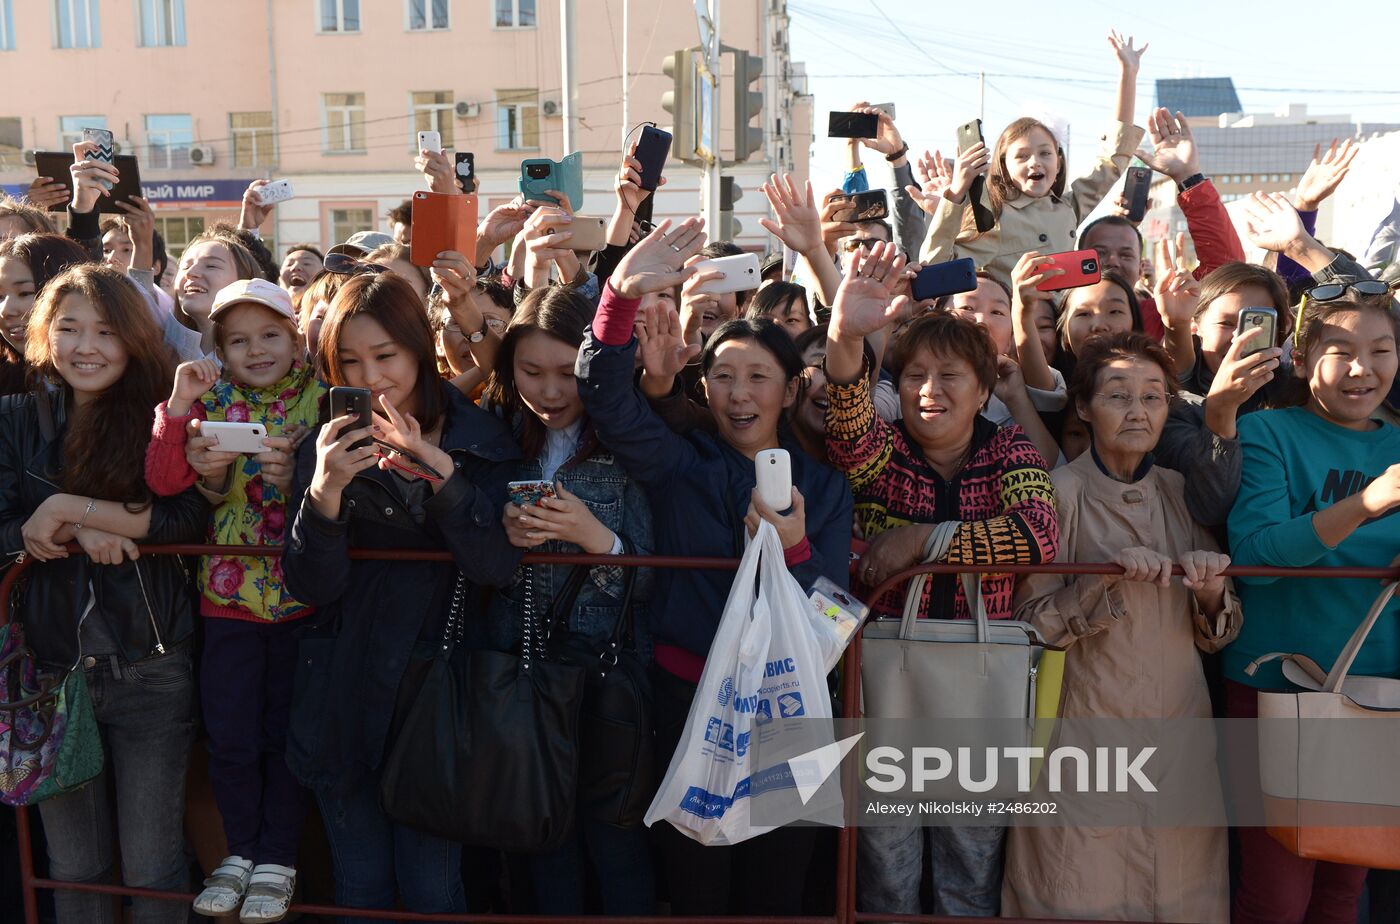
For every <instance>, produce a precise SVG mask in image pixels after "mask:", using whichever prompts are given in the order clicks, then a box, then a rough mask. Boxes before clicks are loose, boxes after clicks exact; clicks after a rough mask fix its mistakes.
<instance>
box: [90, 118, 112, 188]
mask: <svg viewBox="0 0 1400 924" xmlns="http://www.w3.org/2000/svg"><path fill="white" fill-rule="evenodd" d="M83 140H84V141H91V142H93V143H94V144H96V145H97V150H96V151H88V152H87V153H85V154H84V155H83V158H84V159H85V160H100V161H102V162H103V163H104V164H110V163H111V162H112V156H113V154H114V153H115V152H114V151H113V150H112V143H113V141H114V140H115V139H114V136H113V135H112V133H111V132H109V131H108V130H107V129H105V128H85V129H83ZM99 182H100V183H101V184H102V188H103V189H111V188H112V183H111V181H110V180H100V181H99Z"/></svg>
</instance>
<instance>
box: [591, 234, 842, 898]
mask: <svg viewBox="0 0 1400 924" xmlns="http://www.w3.org/2000/svg"><path fill="white" fill-rule="evenodd" d="M700 227H701V225H700V221H699V220H698V219H687V220H686V221H684V222H682V223H681V224H680V225H679V226H677V227H676V228H675V229H671V226H670V222H662V223H661V224H660V226H658V227H657V229H656V230H655V231H653V232H652V233H651V234H649V235H647V237H645V238H643V239H642V241H641V242H639V243H638V244H637V245H636V246H635V247H634V248H633V249H632V251H631V252H630V253H628V254H627V256H626V257H624V258H623V260H622V261H621V262H620V263H619V264H618V266H617V268H616V269H615V270H614V271H613V274H612V277H611V280H610V281H609V283H608V284H607V286H606V287H605V288H604V292H603V295H602V303H601V304H600V306H599V308H598V313H597V315H596V316H595V317H594V319H593V324H592V326H591V329H590V331H589V334H588V336H587V337H585V339H584V343H583V349H582V351H581V352H580V354H579V360H578V376H579V378H578V383H579V392H580V394H581V395H582V397H583V407H584V409H585V410H586V411H587V412H588V416H589V419H590V420H592V421H593V423H594V426H595V427H596V429H597V433H598V438H599V440H600V441H601V442H602V443H603V445H604V446H607V447H608V449H610V450H611V451H612V453H613V455H614V457H616V459H617V461H618V464H619V465H621V467H622V469H623V470H624V471H626V472H627V474H628V475H629V476H630V477H632V478H634V479H636V480H637V481H638V482H639V483H640V484H641V485H642V487H643V489H644V490H645V491H646V494H647V497H648V499H649V500H650V501H651V509H652V517H653V520H654V523H655V530H656V543H655V544H656V551H657V553H658V554H661V555H691V556H697V555H698V556H715V555H719V556H734V557H737V556H739V555H740V554H742V552H743V549H744V533H745V530H746V528H747V530H748V531H749V532H752V531H753V530H755V529H757V527H758V521H759V519H760V518H762V519H766V520H768V521H769V522H770V523H772V524H773V525H774V526H775V527H776V528H777V532H778V536H779V537H780V539H781V540H782V543H783V548H784V550H785V552H786V558H787V564H788V567H789V569H790V570H791V571H792V574H793V576H794V577H795V578H797V580H798V582H799V583H800V584H802V585H803V587H804V589H807V590H810V588H811V585H812V583H813V582H814V581H815V580H816V579H817V578H818V577H820V576H825V577H826V578H827V579H829V580H831V581H832V582H834V583H836V584H837V585H838V586H840V587H845V586H846V572H847V564H846V563H847V556H848V555H849V553H850V544H851V494H850V489H849V488H848V487H847V486H846V484H845V482H844V479H842V477H841V476H840V474H838V473H837V472H836V471H835V470H834V469H831V468H828V467H827V466H826V465H824V464H822V463H820V462H817V461H816V460H814V459H812V458H811V457H810V456H808V455H807V454H806V453H804V452H803V451H802V450H801V448H800V447H799V446H798V444H797V441H796V440H795V439H793V438H792V436H791V434H790V433H789V432H788V431H787V429H786V424H785V423H784V417H785V410H786V409H787V408H788V407H790V406H791V405H792V404H793V402H794V401H796V399H797V391H798V387H799V383H800V381H801V375H802V358H801V356H800V355H799V354H798V352H797V349H796V347H794V346H793V343H792V338H791V337H789V336H788V335H787V334H786V333H784V332H783V330H782V329H781V328H780V327H778V326H777V325H776V324H774V323H773V322H772V321H770V320H767V319H760V320H754V321H750V320H733V321H728V322H726V323H724V324H722V325H720V326H719V327H718V328H717V329H716V330H715V332H714V334H713V335H712V336H711V337H710V338H709V340H708V342H707V343H706V344H705V347H704V351H703V353H701V357H700V366H701V369H702V373H703V377H702V379H701V382H702V385H703V387H704V389H705V394H706V396H707V398H708V402H709V406H710V410H711V411H712V412H713V413H714V418H715V429H716V434H715V435H714V436H711V435H709V434H706V433H703V432H700V431H698V430H693V431H691V432H690V433H688V434H686V435H684V436H682V435H677V434H675V433H672V432H671V431H670V430H669V429H668V428H667V427H666V425H665V423H663V422H662V420H661V419H660V418H659V417H658V416H657V415H656V414H655V412H653V411H652V409H651V407H650V405H649V404H648V403H647V399H646V398H645V397H644V396H643V395H642V394H641V392H640V391H638V389H637V388H636V386H635V385H634V384H633V375H632V373H633V368H634V364H635V363H634V354H635V353H636V350H637V345H636V340H635V339H634V337H633V322H634V321H635V320H636V314H637V310H638V308H639V306H640V305H641V301H642V299H643V297H644V296H646V295H647V294H648V293H651V292H660V291H663V290H669V289H672V288H674V287H675V286H677V285H679V284H681V283H682V282H684V281H685V279H686V277H687V276H689V275H691V274H692V273H693V270H690V269H682V266H683V264H684V263H685V262H686V260H687V259H688V258H689V257H691V256H693V255H695V254H696V253H699V252H700V248H701V247H702V246H703V244H704V234H703V233H702V232H701V230H700ZM659 310H660V309H659V307H657V308H652V309H649V312H648V319H647V320H648V324H647V327H648V330H649V331H650V333H649V334H648V335H647V339H646V343H645V349H646V350H647V351H663V352H665V353H668V354H669V355H671V356H672V357H673V358H674V360H675V363H673V368H678V367H679V366H683V365H684V363H685V361H686V360H687V359H689V358H692V357H693V356H694V354H695V351H696V348H695V347H694V346H688V345H687V344H686V342H685V339H684V336H683V334H682V333H681V331H680V328H679V325H669V324H668V325H665V328H666V330H667V332H668V333H667V334H665V335H663V334H662V333H661V329H662V325H659V324H654V323H653V321H654V320H655V318H656V315H657V314H658V312H659ZM778 447H781V448H783V449H786V450H787V451H788V452H789V454H790V456H791V469H792V484H793V490H792V495H791V496H792V508H791V509H790V510H789V511H788V512H787V513H786V514H784V513H780V512H778V511H775V510H773V509H772V508H771V507H769V506H768V505H767V504H765V503H763V501H762V499H761V498H760V497H759V496H758V492H757V489H756V478H755V470H754V457H755V456H756V455H757V454H758V453H759V452H760V451H762V450H764V449H774V448H778ZM732 583H733V578H732V576H731V575H729V574H726V573H724V572H715V571H690V570H686V571H679V570H677V571H665V570H663V571H660V572H658V574H657V579H656V590H655V592H654V593H653V594H652V597H651V600H652V604H651V607H650V610H651V612H652V614H653V631H654V636H655V653H656V655H655V656H656V668H655V669H654V670H653V674H652V677H653V685H654V691H655V717H656V753H657V758H658V761H659V763H658V769H659V770H660V771H661V772H662V774H664V771H665V769H666V765H668V764H669V762H670V757H671V755H672V754H673V753H674V752H675V749H676V746H677V744H678V743H679V741H680V736H681V732H682V730H683V727H684V725H685V720H686V715H687V713H688V712H689V710H690V704H691V701H692V700H693V698H694V696H695V690H696V684H697V682H698V681H699V679H700V674H701V672H702V670H703V669H704V665H705V657H706V654H707V652H708V651H709V648H710V644H711V642H712V641H713V640H714V634H715V630H716V628H717V627H718V624H719V619H720V615H721V614H722V613H723V612H724V605H725V601H726V599H727V598H728V596H729V590H730V586H731V584H732ZM659 837H660V838H661V839H662V840H663V843H664V846H663V848H662V859H663V862H664V863H665V867H666V870H667V881H668V882H669V884H670V889H671V893H670V900H671V907H672V909H673V910H674V911H676V912H677V913H680V914H687V915H697V914H700V915H711V914H721V915H722V914H730V913H733V912H742V913H745V914H759V915H774V914H796V913H800V911H801V907H802V893H803V886H804V884H805V881H806V871H807V864H808V861H809V859H810V858H811V854H812V849H813V845H814V843H815V831H814V829H810V828H779V829H777V830H775V831H772V832H770V833H768V834H765V835H763V836H761V837H758V838H755V839H753V840H751V841H746V842H744V843H742V844H739V845H738V846H735V847H704V846H701V845H700V844H699V843H698V842H696V841H692V840H691V839H689V838H688V837H686V836H685V835H683V834H681V833H679V832H678V831H676V830H674V829H673V828H671V827H670V826H669V825H668V826H665V828H664V829H663V830H662V831H661V832H660V835H659Z"/></svg>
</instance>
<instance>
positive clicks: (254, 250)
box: [204, 221, 282, 282]
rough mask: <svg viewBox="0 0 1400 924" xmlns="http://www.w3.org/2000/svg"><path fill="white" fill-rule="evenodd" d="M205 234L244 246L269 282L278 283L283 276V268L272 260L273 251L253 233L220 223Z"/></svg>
mask: <svg viewBox="0 0 1400 924" xmlns="http://www.w3.org/2000/svg"><path fill="white" fill-rule="evenodd" d="M204 234H205V235H209V236H213V237H222V238H224V239H225V240H234V241H236V242H238V243H240V244H242V245H243V247H244V248H245V249H246V250H247V251H248V252H249V253H250V254H252V255H253V259H254V260H255V261H256V262H257V264H258V269H259V270H261V271H262V275H263V278H264V279H266V280H267V281H268V282H276V281H277V279H278V278H279V277H280V276H281V275H282V269H281V267H280V266H279V265H278V264H277V263H276V261H274V260H273V259H272V251H270V250H268V249H267V245H266V244H264V243H263V241H262V238H260V237H258V236H257V235H255V234H254V233H253V232H251V231H245V230H244V229H242V228H240V227H238V226H237V225H234V224H233V223H232V222H227V221H219V222H215V223H214V224H213V225H212V226H210V228H209V230H208V231H205V232H204Z"/></svg>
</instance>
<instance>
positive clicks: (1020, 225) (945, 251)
mask: <svg viewBox="0 0 1400 924" xmlns="http://www.w3.org/2000/svg"><path fill="white" fill-rule="evenodd" d="M1142 136H1143V130H1142V129H1141V128H1138V127H1137V126H1136V125H1129V124H1128V123H1126V122H1114V123H1112V124H1111V125H1110V127H1109V130H1108V131H1107V132H1106V133H1104V134H1103V135H1101V136H1100V137H1099V154H1098V157H1097V159H1096V160H1095V161H1094V166H1093V167H1092V168H1091V169H1090V170H1089V172H1088V173H1086V174H1085V175H1084V176H1081V177H1079V178H1078V179H1076V180H1074V181H1072V182H1071V183H1069V184H1068V187H1067V188H1066V190H1065V194H1064V195H1063V196H1061V197H1058V198H1057V197H1055V196H1045V197H1044V198H1041V199H1032V198H1030V197H1028V196H1020V197H1018V198H1016V199H1013V200H1011V201H1010V202H1008V203H1006V207H1005V208H1003V209H1002V212H1001V219H1000V220H999V221H998V222H997V226H996V227H995V228H993V229H992V230H990V231H988V232H987V233H986V234H980V235H979V234H976V233H975V232H972V231H969V232H968V233H966V234H962V233H960V232H961V230H962V224H963V213H964V212H966V211H967V208H968V201H969V200H968V198H967V197H966V196H965V197H963V201H962V202H960V203H954V202H950V201H948V200H947V199H943V200H942V201H941V202H940V203H939V205H938V211H937V212H936V213H935V214H934V215H933V217H932V218H930V219H929V223H928V233H927V235H926V236H925V238H924V246H923V248H922V249H921V250H920V251H919V259H920V260H922V261H923V262H924V263H925V264H928V263H943V262H945V261H947V260H960V259H962V258H963V257H971V258H972V259H973V260H974V261H975V262H976V264H977V268H978V269H985V270H986V271H987V272H989V273H991V274H992V275H993V276H995V277H996V278H997V279H999V280H1001V281H1002V282H1004V283H1005V284H1006V285H1008V286H1009V285H1011V270H1012V269H1014V268H1015V266H1016V261H1017V260H1019V259H1021V254H1023V253H1026V252H1027V251H1030V250H1037V251H1039V252H1041V253H1043V254H1050V253H1063V252H1064V251H1067V250H1074V249H1075V246H1074V245H1075V240H1074V232H1075V230H1076V229H1078V227H1079V223H1080V222H1081V221H1083V220H1084V219H1085V218H1087V217H1088V216H1089V213H1090V212H1092V211H1093V210H1094V208H1095V207H1096V206H1097V205H1098V204H1099V203H1100V202H1101V201H1102V200H1103V197H1104V196H1106V195H1108V191H1109V190H1110V189H1112V188H1113V184H1114V183H1116V182H1117V181H1118V177H1119V176H1120V175H1121V174H1122V173H1123V170H1124V168H1126V167H1127V166H1128V161H1130V160H1132V157H1133V152H1135V151H1136V150H1137V146H1138V145H1139V144H1140V143H1141V142H1142ZM983 198H984V200H985V195H984V197H983ZM988 207H990V204H989V205H988Z"/></svg>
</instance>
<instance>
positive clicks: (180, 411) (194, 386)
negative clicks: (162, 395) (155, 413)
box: [165, 359, 219, 417]
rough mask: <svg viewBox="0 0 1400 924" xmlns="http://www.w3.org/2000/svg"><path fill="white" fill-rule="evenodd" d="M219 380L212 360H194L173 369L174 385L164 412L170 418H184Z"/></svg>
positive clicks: (216, 368) (217, 370)
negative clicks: (191, 407) (192, 406)
mask: <svg viewBox="0 0 1400 924" xmlns="http://www.w3.org/2000/svg"><path fill="white" fill-rule="evenodd" d="M218 380H219V367H218V365H217V364H216V363H215V362H214V361H213V360H212V359H195V360H191V361H190V362H187V363H180V365H178V366H176V367H175V385H174V387H173V388H171V390H170V400H169V401H167V402H166V403H165V410H166V413H168V414H169V415H170V416H171V417H184V416H185V415H186V414H188V413H189V412H190V406H191V405H193V404H194V403H195V402H196V401H198V400H199V399H200V397H202V396H203V395H204V393H205V392H206V391H208V390H209V389H211V388H213V387H214V383H215V382H217V381H218Z"/></svg>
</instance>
